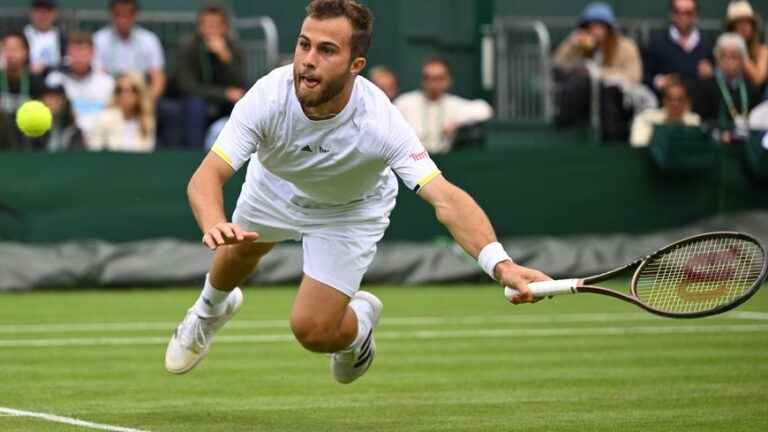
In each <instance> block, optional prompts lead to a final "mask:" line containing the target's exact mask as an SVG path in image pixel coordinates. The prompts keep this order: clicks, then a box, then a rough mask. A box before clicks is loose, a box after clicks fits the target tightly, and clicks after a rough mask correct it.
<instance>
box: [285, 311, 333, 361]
mask: <svg viewBox="0 0 768 432" xmlns="http://www.w3.org/2000/svg"><path fill="white" fill-rule="evenodd" d="M291 330H292V331H293V335H294V336H295V337H296V340H297V341H299V343H300V344H301V345H302V346H303V347H304V348H306V349H307V350H309V351H312V352H319V353H328V352H332V351H333V347H334V346H335V345H336V343H335V342H336V341H335V340H334V334H335V330H334V329H333V327H332V326H329V325H327V324H325V323H323V322H321V321H319V320H317V319H313V318H312V317H296V316H291Z"/></svg>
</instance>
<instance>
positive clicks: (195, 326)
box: [165, 288, 243, 374]
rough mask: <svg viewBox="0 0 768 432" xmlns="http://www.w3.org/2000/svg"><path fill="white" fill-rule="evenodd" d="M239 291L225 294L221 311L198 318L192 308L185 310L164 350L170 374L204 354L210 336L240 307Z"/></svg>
mask: <svg viewBox="0 0 768 432" xmlns="http://www.w3.org/2000/svg"><path fill="white" fill-rule="evenodd" d="M242 304H243V292H242V291H240V288H235V289H234V290H233V291H232V293H231V294H230V295H229V297H227V308H226V310H225V312H224V315H221V316H218V317H212V318H202V317H200V316H198V315H197V313H196V312H195V310H194V309H195V308H194V307H192V308H190V309H189V310H188V311H187V315H186V316H185V317H184V320H183V321H182V322H181V324H179V326H178V327H176V330H175V331H174V332H173V336H172V337H171V341H170V342H169V343H168V349H167V350H166V351H165V370H167V371H168V372H170V373H173V374H183V373H185V372H189V371H190V370H192V368H194V367H195V366H197V364H198V363H200V361H201V360H202V359H203V358H204V357H205V355H206V354H208V350H209V349H210V348H211V341H213V336H214V335H215V334H216V332H217V331H219V329H220V328H222V327H223V326H224V324H226V323H227V322H228V321H229V320H231V319H232V317H233V316H235V314H236V313H237V311H239V310H240V306H241V305H242Z"/></svg>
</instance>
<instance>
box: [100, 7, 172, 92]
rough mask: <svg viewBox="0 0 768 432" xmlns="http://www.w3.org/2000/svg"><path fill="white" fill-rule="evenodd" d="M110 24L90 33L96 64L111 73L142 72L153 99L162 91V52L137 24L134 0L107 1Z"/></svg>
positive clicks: (163, 74)
mask: <svg viewBox="0 0 768 432" xmlns="http://www.w3.org/2000/svg"><path fill="white" fill-rule="evenodd" d="M109 11H110V14H111V17H112V25H110V26H107V27H104V28H102V29H101V30H99V31H97V32H96V34H95V35H94V36H93V41H94V46H95V50H96V53H95V55H96V58H95V61H96V64H97V66H98V67H100V68H103V69H104V70H105V71H107V72H108V73H109V74H110V75H112V76H118V75H121V74H124V73H127V72H139V73H141V74H146V75H147V78H148V80H149V84H150V87H151V90H152V91H151V94H152V96H153V97H154V98H155V99H158V98H160V97H161V96H162V95H163V92H164V91H165V84H166V76H165V72H164V71H163V67H164V66H165V55H164V54H163V47H162V45H161V44H160V39H158V38H157V36H156V35H155V34H154V33H152V32H151V31H149V30H147V29H145V28H143V27H140V26H137V25H135V24H136V16H137V14H138V12H139V2H138V1H137V0H110V2H109Z"/></svg>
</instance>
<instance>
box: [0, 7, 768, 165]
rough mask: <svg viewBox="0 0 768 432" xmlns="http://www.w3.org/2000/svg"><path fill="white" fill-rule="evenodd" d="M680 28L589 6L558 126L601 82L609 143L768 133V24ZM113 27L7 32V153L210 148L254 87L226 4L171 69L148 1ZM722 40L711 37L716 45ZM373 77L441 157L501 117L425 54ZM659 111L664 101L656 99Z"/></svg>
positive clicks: (561, 74)
mask: <svg viewBox="0 0 768 432" xmlns="http://www.w3.org/2000/svg"><path fill="white" fill-rule="evenodd" d="M669 5H670V16H669V18H670V22H669V26H668V27H667V28H666V29H663V30H662V31H657V32H654V33H652V34H651V35H650V37H649V39H648V40H647V42H646V43H645V44H641V46H638V44H637V43H636V41H634V40H633V39H632V38H629V37H627V36H625V35H623V34H622V31H621V26H620V23H619V20H618V19H617V17H616V16H615V14H614V12H613V10H612V8H611V7H610V5H608V4H606V3H602V2H595V3H591V4H589V5H588V6H587V7H586V8H585V9H584V11H583V13H582V14H581V16H580V17H579V20H578V25H577V27H576V28H575V29H574V30H573V32H571V34H570V35H569V36H567V37H566V38H565V40H564V41H563V42H562V43H561V44H560V45H559V46H558V47H557V49H556V50H555V52H554V53H553V61H552V63H553V65H554V66H555V70H554V73H555V79H556V82H557V86H556V88H557V92H556V102H557V103H556V105H557V112H556V116H555V123H556V124H557V125H558V126H560V127H569V126H573V125H583V124H586V123H587V122H589V121H590V113H591V108H592V107H593V103H592V102H593V101H591V98H592V97H593V95H594V94H595V92H594V85H595V77H597V82H598V86H599V87H598V88H599V92H598V93H597V94H598V95H599V98H600V101H599V102H600V103H599V107H600V112H599V115H600V118H601V128H602V131H601V132H602V137H603V138H604V139H608V140H629V142H630V143H631V145H633V146H645V145H647V144H648V143H649V141H650V139H651V137H652V135H653V129H654V127H655V125H659V124H682V125H686V126H700V125H703V126H706V127H708V128H710V129H711V130H712V135H713V136H715V137H716V139H718V140H720V141H722V142H725V143H730V142H734V141H740V140H744V139H745V137H747V136H748V134H749V130H750V129H768V103H763V104H762V105H760V103H761V102H762V101H764V100H765V99H766V95H768V92H766V82H767V81H768V47H766V45H765V43H763V40H764V39H763V30H762V22H761V19H760V17H759V16H758V14H757V13H756V12H755V10H754V8H753V7H752V6H751V4H750V3H749V2H748V1H746V0H734V1H732V2H731V3H730V4H729V5H728V7H727V11H726V14H725V20H724V25H723V33H722V34H721V35H720V36H719V37H718V38H717V39H716V40H709V39H708V38H707V37H706V36H705V34H704V32H702V31H701V30H700V29H699V27H698V25H697V23H698V14H699V4H698V2H697V0H671V1H670V2H669ZM108 7H109V13H110V17H111V22H110V23H109V24H108V25H106V26H105V27H103V28H101V29H100V30H98V31H97V32H95V33H93V34H91V33H89V32H85V31H73V32H69V33H65V32H63V31H62V29H61V28H60V27H59V26H58V25H57V18H58V5H57V2H56V1H55V0H33V1H32V2H31V4H30V11H29V23H28V24H27V25H26V26H24V28H23V29H21V30H19V31H10V32H6V33H5V34H4V35H3V36H2V39H1V40H0V47H2V50H1V55H0V148H6V149H21V150H25V149H26V150H48V151H60V150H72V149H85V150H113V151H127V152H150V151H153V150H154V149H156V148H158V147H169V148H190V149H205V148H209V147H210V146H211V144H212V142H213V141H214V140H215V137H216V135H217V134H218V131H220V130H221V128H222V127H223V124H224V122H225V121H226V119H227V116H228V115H229V113H230V112H231V111H232V109H233V107H234V104H235V103H236V102H237V101H238V100H239V99H240V98H241V97H242V96H243V95H244V94H245V92H246V90H247V87H248V85H249V83H248V82H247V80H246V76H245V64H246V58H245V53H244V50H243V49H242V48H241V46H240V45H239V43H238V42H237V41H236V39H234V38H232V37H231V34H232V32H231V28H230V22H229V16H228V14H227V12H226V11H225V9H223V8H221V7H219V6H215V5H209V6H205V7H203V8H202V9H200V10H199V11H198V15H197V28H196V31H195V32H194V33H193V34H190V35H187V36H186V37H184V38H183V39H182V40H181V42H180V43H179V44H178V47H177V48H176V49H175V50H174V52H173V55H174V56H175V67H174V68H173V70H172V71H170V73H168V74H167V73H166V71H168V69H169V68H168V67H167V66H166V59H165V52H164V50H163V46H162V44H161V41H160V39H159V38H158V37H157V35H155V34H154V33H152V32H151V31H150V30H148V29H146V28H143V27H141V26H139V25H137V17H138V14H139V12H140V9H139V3H138V1H137V0H110V2H109V6H108ZM713 42H714V43H713ZM368 78H369V79H370V80H371V81H372V82H373V83H375V84H376V85H377V86H378V87H379V88H381V90H382V91H383V92H384V93H385V94H386V96H387V97H388V98H389V99H390V100H391V101H392V102H393V103H394V104H395V106H396V107H397V108H398V109H399V110H400V111H401V112H402V114H403V116H404V117H405V119H406V120H407V121H408V123H409V124H410V125H411V126H412V127H413V129H414V131H415V132H416V134H417V135H418V136H419V138H420V139H421V141H422V142H423V143H424V145H425V147H426V148H427V150H428V151H429V152H430V153H433V154H438V153H446V152H448V151H451V150H453V149H455V148H458V147H460V146H462V145H463V143H468V142H474V141H473V140H476V138H477V137H482V136H483V125H484V124H485V123H486V122H487V121H488V120H490V119H491V118H492V117H493V109H492V108H491V106H490V105H489V104H488V103H487V102H485V101H484V100H469V99H464V98H462V97H459V96H457V95H454V94H451V93H449V91H450V89H451V87H452V84H453V72H452V69H451V66H450V65H449V63H448V62H447V61H446V60H444V59H442V58H438V57H430V58H428V59H426V60H425V61H424V63H423V65H422V69H421V85H420V88H419V89H418V90H415V91H411V92H407V93H403V94H401V93H400V86H399V83H398V78H397V75H396V74H395V72H394V71H393V70H392V69H390V68H388V67H386V66H376V67H372V68H371V69H370V70H369V72H368ZM30 99H40V100H42V101H43V103H45V104H46V105H47V106H48V107H49V108H50V109H51V111H52V113H53V117H54V121H53V127H52V129H51V131H50V133H48V134H46V135H44V136H43V137H41V138H38V139H31V138H28V137H25V136H23V135H22V134H21V133H20V132H19V131H18V129H17V128H16V127H15V126H14V124H13V123H14V122H13V116H14V113H15V111H16V110H17V108H18V107H19V106H20V105H21V104H22V103H23V102H25V101H27V100H30ZM659 105H661V106H659Z"/></svg>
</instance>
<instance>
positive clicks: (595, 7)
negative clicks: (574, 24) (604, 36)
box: [579, 2, 618, 28]
mask: <svg viewBox="0 0 768 432" xmlns="http://www.w3.org/2000/svg"><path fill="white" fill-rule="evenodd" d="M592 22H601V23H604V24H607V25H608V26H610V27H613V28H616V27H617V26H618V22H617V21H616V15H614V14H613V9H612V8H611V6H610V5H609V4H608V3H603V2H594V3H590V4H588V5H587V7H585V8H584V12H582V13H581V17H579V26H585V25H587V24H589V23H592Z"/></svg>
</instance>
